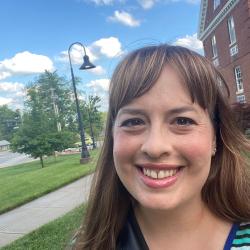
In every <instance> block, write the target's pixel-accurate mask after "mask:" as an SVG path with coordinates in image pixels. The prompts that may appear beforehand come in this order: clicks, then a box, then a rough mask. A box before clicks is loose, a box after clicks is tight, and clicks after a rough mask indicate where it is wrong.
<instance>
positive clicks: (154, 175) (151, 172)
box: [150, 170, 157, 179]
mask: <svg viewBox="0 0 250 250" xmlns="http://www.w3.org/2000/svg"><path fill="white" fill-rule="evenodd" d="M150 176H151V177H152V178H154V179H157V172H156V171H154V170H151V171H150Z"/></svg>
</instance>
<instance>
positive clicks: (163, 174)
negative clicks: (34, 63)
mask: <svg viewBox="0 0 250 250" xmlns="http://www.w3.org/2000/svg"><path fill="white" fill-rule="evenodd" d="M164 172H165V171H164V170H161V171H159V172H158V179H161V178H164V176H166V175H165V173H164Z"/></svg>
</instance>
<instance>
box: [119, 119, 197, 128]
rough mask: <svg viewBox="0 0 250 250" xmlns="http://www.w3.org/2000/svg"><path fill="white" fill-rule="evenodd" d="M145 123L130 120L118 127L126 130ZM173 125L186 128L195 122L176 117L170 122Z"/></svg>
mask: <svg viewBox="0 0 250 250" xmlns="http://www.w3.org/2000/svg"><path fill="white" fill-rule="evenodd" d="M144 124H145V122H144V121H143V120H142V119H140V118H130V119H127V120H125V121H123V122H122V123H121V125H120V127H127V128H133V127H138V126H142V125H144ZM172 124H173V125H177V126H179V127H188V126H191V125H194V124H196V123H195V121H194V120H193V119H191V118H187V117H176V118H175V119H174V121H173V122H172Z"/></svg>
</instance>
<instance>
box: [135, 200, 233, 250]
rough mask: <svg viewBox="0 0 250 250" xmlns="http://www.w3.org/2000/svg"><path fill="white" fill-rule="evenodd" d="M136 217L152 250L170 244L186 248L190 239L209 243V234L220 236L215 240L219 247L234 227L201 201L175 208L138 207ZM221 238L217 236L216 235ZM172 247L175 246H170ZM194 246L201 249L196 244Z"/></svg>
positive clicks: (201, 243) (191, 241) (190, 241)
mask: <svg viewBox="0 0 250 250" xmlns="http://www.w3.org/2000/svg"><path fill="white" fill-rule="evenodd" d="M134 210H135V216H136V218H137V221H138V223H139V225H140V228H141V231H142V233H143V235H144V238H145V240H146V242H147V243H148V245H149V247H150V249H160V248H158V247H159V246H163V245H166V244H167V245H168V246H172V247H176V245H178V247H179V248H178V247H176V248H175V249H185V244H187V242H188V243H189V244H190V246H191V245H192V244H200V245H199V246H202V245H204V244H206V242H207V236H208V235H210V236H211V237H212V238H215V239H217V238H218V242H213V245H214V247H215V248H209V249H219V248H217V247H218V246H219V247H222V248H223V244H224V242H225V240H226V237H227V234H228V232H229V230H230V227H231V224H230V223H228V222H225V221H223V220H221V219H219V218H218V217H216V216H215V215H214V214H213V213H211V211H210V210H209V209H208V208H207V206H206V205H205V204H204V203H203V202H202V201H201V200H200V202H197V203H196V204H194V203H191V204H186V205H185V207H180V208H174V209H173V210H171V211H163V210H155V209H149V208H145V207H141V206H139V205H138V206H136V207H135V209H134ZM215 235H216V236H218V237H214V236H215ZM169 249H173V248H171V247H169ZM191 249H199V247H197V245H194V246H193V248H191Z"/></svg>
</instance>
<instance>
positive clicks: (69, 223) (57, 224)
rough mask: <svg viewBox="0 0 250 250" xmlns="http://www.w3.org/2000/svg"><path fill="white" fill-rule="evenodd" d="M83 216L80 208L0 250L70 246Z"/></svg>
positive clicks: (57, 249) (30, 249)
mask: <svg viewBox="0 0 250 250" xmlns="http://www.w3.org/2000/svg"><path fill="white" fill-rule="evenodd" d="M83 215H84V206H83V205H82V206H80V207H78V208H76V209H74V210H72V211H71V212H69V213H67V214H66V215H64V216H62V217H60V218H58V219H56V220H54V221H52V222H50V223H48V224H46V225H44V226H42V227H40V228H39V229H37V230H35V231H33V232H31V233H30V234H27V235H25V236H24V237H22V238H20V239H18V240H16V241H14V242H13V243H11V244H10V245H7V246H5V247H3V248H1V250H24V249H25V250H62V249H65V248H66V247H67V246H69V245H70V242H71V240H72V236H73V235H74V233H75V232H76V230H77V229H78V228H79V226H80V223H81V221H82V218H83Z"/></svg>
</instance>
